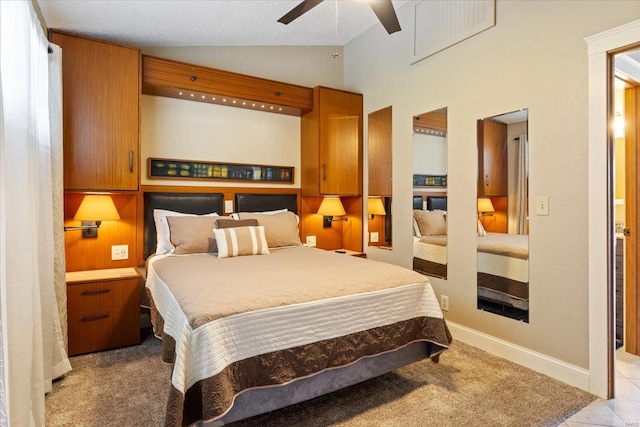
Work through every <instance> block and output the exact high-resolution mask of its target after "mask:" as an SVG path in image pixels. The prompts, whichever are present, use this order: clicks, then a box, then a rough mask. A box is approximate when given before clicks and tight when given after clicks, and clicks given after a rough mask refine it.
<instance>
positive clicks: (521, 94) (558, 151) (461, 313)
mask: <svg viewBox="0 0 640 427" xmlns="http://www.w3.org/2000/svg"><path fill="white" fill-rule="evenodd" d="M412 7H413V5H412V4H409V5H407V6H405V7H403V8H401V9H400V10H399V18H400V22H401V25H402V27H403V30H402V31H401V32H399V33H395V34H393V35H387V34H386V33H385V32H384V31H383V30H382V29H381V28H379V27H376V28H374V29H372V30H370V31H369V32H367V33H365V34H364V35H363V36H361V37H359V38H358V39H356V40H355V41H353V42H351V43H350V44H349V45H347V46H346V47H345V55H344V60H345V77H344V83H345V88H347V89H348V90H354V91H359V92H362V93H364V94H365V96H364V101H365V111H364V113H365V117H366V115H367V113H368V112H370V111H375V110H377V109H379V108H382V107H384V106H387V105H392V106H393V144H394V145H393V171H394V174H393V184H394V186H393V197H394V200H395V201H396V203H394V213H393V218H394V223H393V230H394V246H393V251H376V250H369V255H370V256H371V257H372V258H377V259H383V260H386V261H389V262H394V263H397V264H400V265H405V266H407V267H408V266H410V265H411V256H412V254H411V204H410V203H409V200H410V199H409V198H410V197H411V188H412V181H411V173H410V170H409V168H407V167H406V166H407V165H410V164H412V161H413V159H412V151H413V150H412V140H411V135H412V127H411V126H412V121H411V118H412V116H413V115H415V114H417V113H419V112H422V111H430V110H434V109H436V108H441V107H443V106H446V107H448V151H449V153H448V196H449V200H448V207H449V209H448V216H447V220H448V221H449V264H450V266H451V268H449V277H448V280H446V281H443V280H438V279H432V283H433V285H434V289H435V290H436V293H438V294H446V295H448V296H449V301H450V311H449V312H448V313H447V315H446V317H447V319H449V320H451V321H452V322H455V323H457V324H460V325H463V326H466V327H469V328H471V329H474V330H476V331H479V332H480V333H484V334H488V335H492V336H494V337H496V338H498V339H501V340H504V341H506V342H509V343H512V344H515V345H517V346H521V347H524V348H526V349H531V350H533V351H535V352H538V353H542V354H544V355H548V356H549V357H551V358H552V359H554V360H559V361H563V362H566V363H568V364H571V365H573V366H576V367H581V368H585V369H588V367H589V322H588V320H589V307H588V303H589V301H588V290H589V288H588V267H589V265H588V250H587V243H588V228H587V227H588V221H587V218H588V185H587V179H588V174H587V170H588V167H587V166H588V164H587V160H588V145H587V142H588V116H587V115H588V104H587V95H588V93H587V83H588V81H587V71H588V70H587V49H586V43H585V41H584V37H586V36H589V35H592V34H595V33H598V32H600V31H603V30H606V29H609V28H612V27H615V26H617V25H621V24H623V23H626V22H629V21H632V20H634V19H637V18H638V17H639V16H640V2H628V1H588V2H587V1H583V2H575V1H562V0H559V1H553V2H549V1H526V2H514V1H500V0H499V1H498V2H497V5H496V21H497V26H496V27H493V28H491V29H489V30H487V31H485V32H483V33H481V34H479V35H478V36H476V37H473V38H471V39H468V40H465V41H463V42H461V43H459V44H457V45H455V46H453V47H451V48H448V49H446V50H444V51H442V52H440V53H438V54H436V55H434V56H432V57H429V58H427V59H425V60H423V61H420V62H418V63H416V64H414V65H409V64H410V53H411V40H412V30H411V26H412V25H413V24H412V16H413V15H412ZM520 108H528V109H529V140H530V171H531V172H530V181H529V183H530V197H531V199H530V200H535V199H534V198H535V197H537V196H541V195H546V196H549V201H550V215H549V216H532V217H531V222H530V224H531V227H530V229H531V235H530V247H531V252H530V254H531V255H530V263H531V271H530V310H531V315H530V323H528V324H526V323H521V322H518V321H514V320H512V319H508V318H505V317H501V316H497V315H493V314H488V313H483V312H480V311H478V310H477V309H476V271H475V265H476V262H475V259H476V258H475V252H476V250H475V245H476V244H475V242H476V236H475V215H476V214H475V203H476V191H475V189H476V179H477V178H476V174H477V150H476V120H477V119H479V118H481V117H487V116H493V115H496V114H501V113H506V112H509V111H514V110H517V109H520ZM366 128H367V127H366V125H365V130H366ZM365 140H366V137H365ZM366 169H367V168H366V165H365V170H366ZM365 182H366V180H365ZM402 200H406V201H407V203H401V202H398V201H402ZM530 204H531V203H530ZM603 286H604V284H603ZM454 339H455V337H454Z"/></svg>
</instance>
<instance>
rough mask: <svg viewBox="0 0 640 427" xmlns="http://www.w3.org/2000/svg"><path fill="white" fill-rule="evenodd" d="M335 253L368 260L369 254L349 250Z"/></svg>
mask: <svg viewBox="0 0 640 427" xmlns="http://www.w3.org/2000/svg"><path fill="white" fill-rule="evenodd" d="M334 252H337V253H339V254H341V253H343V254H346V255H351V256H355V257H358V258H366V257H367V254H366V253H365V252H358V251H351V250H349V249H335V250H334Z"/></svg>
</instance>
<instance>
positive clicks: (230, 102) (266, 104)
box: [142, 55, 312, 116]
mask: <svg viewBox="0 0 640 427" xmlns="http://www.w3.org/2000/svg"><path fill="white" fill-rule="evenodd" d="M142 70H143V73H142V75H143V84H142V91H143V93H145V94H149V95H159V96H166V97H170V98H178V99H186V100H189V101H198V102H207V103H210V104H220V105H225V106H229V107H238V108H247V109H251V110H257V111H267V112H271V113H279V114H289V115H293V116H301V115H302V114H305V113H307V112H309V111H310V110H311V108H312V90H311V88H308V87H303V86H297V85H293V84H289V83H283V82H277V81H273V80H267V79H262V78H259V77H253V76H247V75H245V74H238V73H232V72H229V71H223V70H218V69H215V68H209V67H202V66H199V65H193V64H185V63H183V62H178V61H172V60H169V59H163V58H156V57H153V56H146V55H143V56H142Z"/></svg>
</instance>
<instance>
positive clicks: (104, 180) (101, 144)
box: [49, 31, 140, 191]
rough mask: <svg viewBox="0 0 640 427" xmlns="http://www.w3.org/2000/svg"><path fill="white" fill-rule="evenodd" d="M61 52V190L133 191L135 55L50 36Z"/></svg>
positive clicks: (103, 45) (137, 91)
mask: <svg viewBox="0 0 640 427" xmlns="http://www.w3.org/2000/svg"><path fill="white" fill-rule="evenodd" d="M49 38H50V40H51V41H52V42H53V43H55V44H57V45H59V46H60V47H61V48H62V76H63V77H62V79H63V109H64V111H63V135H64V137H63V139H64V172H65V173H64V187H65V189H67V190H100V191H110V190H137V189H138V183H139V164H140V161H139V158H138V157H139V152H140V148H139V146H140V143H139V133H140V132H139V121H140V114H139V111H140V50H139V49H136V48H131V47H125V46H119V45H115V44H112V43H108V42H103V41H99V40H94V39H90V38H85V37H79V36H75V35H71V34H65V33H63V32H58V31H51V32H50V33H49Z"/></svg>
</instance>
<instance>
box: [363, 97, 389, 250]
mask: <svg viewBox="0 0 640 427" xmlns="http://www.w3.org/2000/svg"><path fill="white" fill-rule="evenodd" d="M391 112H392V109H391V107H387V108H383V109H381V110H378V111H374V112H373V113H370V114H369V116H368V134H369V141H368V143H369V156H368V157H369V197H368V199H367V216H368V221H369V239H368V242H369V243H368V245H369V246H372V247H378V248H381V249H391V246H392V245H391V236H392V233H391V176H392V167H391V153H392V128H391Z"/></svg>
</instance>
